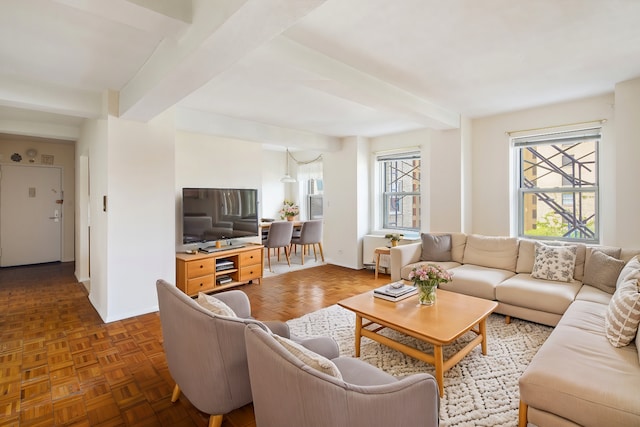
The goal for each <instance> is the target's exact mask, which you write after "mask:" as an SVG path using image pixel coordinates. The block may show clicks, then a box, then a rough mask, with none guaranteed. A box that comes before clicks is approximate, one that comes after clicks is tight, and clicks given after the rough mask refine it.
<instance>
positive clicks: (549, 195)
mask: <svg viewBox="0 0 640 427" xmlns="http://www.w3.org/2000/svg"><path fill="white" fill-rule="evenodd" d="M600 134H601V128H600V127H594V128H590V129H581V130H573V131H567V132H557V133H552V134H545V135H531V136H526V137H517V138H512V147H513V152H514V158H515V165H516V172H515V173H516V176H515V180H516V188H517V205H518V206H517V210H516V212H517V215H518V217H517V223H518V224H517V225H518V235H519V236H520V237H533V238H536V239H561V240H572V241H582V242H586V243H597V242H598V240H599V230H598V224H599V218H598V144H599V142H600Z"/></svg>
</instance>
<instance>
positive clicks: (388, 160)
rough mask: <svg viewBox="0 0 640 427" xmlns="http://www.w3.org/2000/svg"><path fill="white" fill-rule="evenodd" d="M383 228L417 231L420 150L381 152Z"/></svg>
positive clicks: (418, 222)
mask: <svg viewBox="0 0 640 427" xmlns="http://www.w3.org/2000/svg"><path fill="white" fill-rule="evenodd" d="M377 161H378V165H379V167H380V177H381V189H382V209H381V213H382V221H381V223H382V227H383V228H385V229H392V230H394V229H395V230H407V231H420V152H410V153H397V154H389V155H381V156H378V158H377Z"/></svg>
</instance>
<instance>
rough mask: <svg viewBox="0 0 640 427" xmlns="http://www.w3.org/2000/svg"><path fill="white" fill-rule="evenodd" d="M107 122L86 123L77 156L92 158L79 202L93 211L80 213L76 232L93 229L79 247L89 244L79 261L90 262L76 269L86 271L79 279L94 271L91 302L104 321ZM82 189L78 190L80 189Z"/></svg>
mask: <svg viewBox="0 0 640 427" xmlns="http://www.w3.org/2000/svg"><path fill="white" fill-rule="evenodd" d="M107 142H108V137H107V121H106V120H86V121H85V122H84V124H83V126H82V129H81V130H80V138H79V139H78V141H77V142H76V155H77V156H85V157H88V159H89V162H88V163H89V167H88V171H89V173H90V178H89V177H81V178H80V179H85V178H86V179H87V182H89V183H90V185H89V192H88V194H86V193H84V194H83V193H78V192H77V191H76V199H77V200H78V204H80V205H85V206H86V205H88V206H89V208H88V210H87V211H85V212H84V213H86V214H87V216H84V215H83V211H81V210H78V211H76V212H77V213H78V215H79V216H78V217H77V218H76V230H78V229H84V231H86V228H88V227H90V233H89V234H90V237H89V238H88V239H87V240H86V241H85V242H83V243H82V244H79V245H78V248H85V244H86V243H87V242H89V250H88V251H87V252H84V251H83V253H82V254H81V255H80V256H79V257H77V258H76V264H78V263H79V262H88V263H89V265H86V264H83V265H82V266H81V267H78V266H76V274H78V273H77V272H78V271H82V277H78V279H82V280H86V279H87V278H88V277H86V276H85V274H88V273H89V271H90V272H91V277H90V279H91V284H90V285H89V300H90V301H91V304H93V306H94V308H95V309H96V310H97V311H98V314H99V315H100V317H102V319H106V318H107V317H108V281H107V267H108V259H107V248H108V245H109V243H108V240H107V216H106V213H104V212H103V209H102V196H103V195H106V194H107V170H108V163H107V159H108V150H107V147H108V146H107ZM77 189H78V188H76V190H77ZM84 231H83V232H78V231H77V232H76V238H77V239H79V238H83V237H86V236H85V234H84Z"/></svg>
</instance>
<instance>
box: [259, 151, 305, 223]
mask: <svg viewBox="0 0 640 427" xmlns="http://www.w3.org/2000/svg"><path fill="white" fill-rule="evenodd" d="M262 160H263V165H262V167H261V169H262V194H263V197H262V205H261V208H262V209H261V212H262V215H261V217H262V218H273V219H276V220H279V219H280V209H281V208H282V202H284V200H285V199H287V200H294V201H297V202H298V203H300V201H299V200H295V194H293V193H295V188H296V187H295V186H296V184H295V183H290V184H283V183H282V182H280V179H281V178H282V177H283V176H284V174H285V171H286V163H285V162H286V152H282V151H271V150H263V151H262ZM265 165H266V167H265ZM295 169H296V168H295V165H294V164H293V162H289V170H290V173H291V176H293V177H295V176H296V174H295Z"/></svg>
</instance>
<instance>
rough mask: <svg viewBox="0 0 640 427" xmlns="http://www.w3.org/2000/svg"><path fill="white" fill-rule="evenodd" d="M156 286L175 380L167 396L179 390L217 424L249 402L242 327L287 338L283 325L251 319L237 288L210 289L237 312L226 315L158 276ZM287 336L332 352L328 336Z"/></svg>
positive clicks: (335, 351)
mask: <svg viewBox="0 0 640 427" xmlns="http://www.w3.org/2000/svg"><path fill="white" fill-rule="evenodd" d="M156 288H157V292H158V305H159V311H160V323H161V326H162V335H163V346H164V350H165V354H166V359H167V365H168V367H169V372H170V373H171V376H172V377H173V379H174V380H175V381H176V385H175V387H174V390H173V395H172V396H171V401H172V402H175V401H176V400H177V399H178V398H179V396H180V393H181V392H182V393H183V394H184V395H185V396H186V397H187V399H189V401H190V402H191V403H192V404H193V406H195V407H196V408H197V409H198V410H200V411H202V412H204V413H207V414H210V418H209V426H210V427H214V426H217V427H219V426H220V425H221V423H222V418H223V415H224V414H227V413H229V412H231V411H232V410H234V409H237V408H240V407H242V406H244V405H246V404H248V403H250V402H251V401H252V394H251V386H250V384H249V371H248V366H247V355H246V350H245V340H244V328H245V327H246V326H247V325H253V326H255V327H257V328H259V329H260V330H262V331H265V333H266V331H268V330H270V331H272V332H273V333H276V334H278V335H280V336H283V337H290V334H289V327H288V326H287V324H286V323H284V322H260V321H258V320H255V319H253V318H252V317H251V305H250V302H249V298H248V297H247V295H246V294H245V293H244V292H242V291H240V290H231V291H227V292H220V293H216V294H214V295H215V298H217V299H218V300H220V301H222V302H223V303H224V304H226V305H227V306H228V307H229V308H231V309H232V310H233V312H234V314H235V316H237V317H231V316H223V315H218V314H215V313H213V312H212V311H210V310H208V309H205V308H203V307H202V306H201V305H200V304H198V303H197V302H196V301H195V300H193V299H191V298H190V297H189V296H187V295H186V294H184V293H183V292H182V291H180V290H179V289H178V288H176V287H175V286H174V285H172V284H170V283H168V282H166V281H164V280H158V281H157V282H156ZM290 338H292V339H293V340H294V341H297V342H300V343H301V344H302V345H304V346H306V347H308V348H310V349H313V351H316V352H320V353H322V354H326V355H328V357H335V356H337V355H338V346H337V345H336V343H335V341H333V340H332V339H330V338H327V337H318V338H306V339H304V338H299V337H290Z"/></svg>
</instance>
